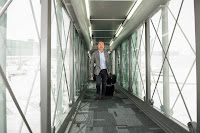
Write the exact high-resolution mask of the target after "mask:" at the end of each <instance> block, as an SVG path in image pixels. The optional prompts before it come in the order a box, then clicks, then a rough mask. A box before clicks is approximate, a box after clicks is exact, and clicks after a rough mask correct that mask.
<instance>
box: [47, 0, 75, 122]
mask: <svg viewBox="0 0 200 133" xmlns="http://www.w3.org/2000/svg"><path fill="white" fill-rule="evenodd" d="M55 6H56V14H55V10H54V2H52V23H51V88H52V89H51V90H52V92H51V93H52V97H51V119H52V124H53V126H55V125H57V124H58V123H62V121H61V120H62V118H63V117H64V116H65V115H66V114H67V113H68V112H69V110H70V108H69V94H70V91H69V90H70V89H69V78H70V71H69V64H68V63H67V62H69V57H70V56H69V51H70V49H71V47H70V37H69V36H70V34H69V26H70V19H69V17H68V16H67V14H66V12H65V10H63V8H62V5H61V3H60V2H58V1H57V2H56V5H55ZM57 25H58V27H57Z"/></svg>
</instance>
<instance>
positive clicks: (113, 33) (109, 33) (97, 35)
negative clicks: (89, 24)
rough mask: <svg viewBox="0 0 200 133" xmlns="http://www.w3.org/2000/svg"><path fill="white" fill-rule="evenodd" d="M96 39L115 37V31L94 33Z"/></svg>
mask: <svg viewBox="0 0 200 133" xmlns="http://www.w3.org/2000/svg"><path fill="white" fill-rule="evenodd" d="M92 33H93V35H94V36H95V37H113V36H114V35H115V31H92Z"/></svg>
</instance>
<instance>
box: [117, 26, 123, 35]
mask: <svg viewBox="0 0 200 133" xmlns="http://www.w3.org/2000/svg"><path fill="white" fill-rule="evenodd" d="M123 28H124V27H123V26H120V29H119V30H118V31H117V34H116V37H118V35H119V33H120V32H121V31H122V29H123Z"/></svg>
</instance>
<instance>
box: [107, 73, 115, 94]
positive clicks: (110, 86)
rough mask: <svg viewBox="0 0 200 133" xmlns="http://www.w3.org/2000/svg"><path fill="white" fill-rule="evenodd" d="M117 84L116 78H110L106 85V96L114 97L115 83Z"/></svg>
mask: <svg viewBox="0 0 200 133" xmlns="http://www.w3.org/2000/svg"><path fill="white" fill-rule="evenodd" d="M115 82H116V76H115V77H114V78H113V76H111V77H108V79H107V84H106V93H105V95H106V96H113V93H114V90H115V86H114V84H113V83H115Z"/></svg>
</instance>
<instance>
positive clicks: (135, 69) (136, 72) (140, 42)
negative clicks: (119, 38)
mask: <svg viewBox="0 0 200 133" xmlns="http://www.w3.org/2000/svg"><path fill="white" fill-rule="evenodd" d="M144 31H145V28H144V25H142V26H141V27H140V28H139V29H138V30H137V32H135V33H133V34H132V36H131V59H132V64H131V69H132V73H131V75H132V77H131V79H132V91H133V94H134V95H136V96H138V97H139V98H140V99H142V100H143V99H144V96H145V90H146V74H145V73H146V72H145V43H144V40H145V33H144Z"/></svg>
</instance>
